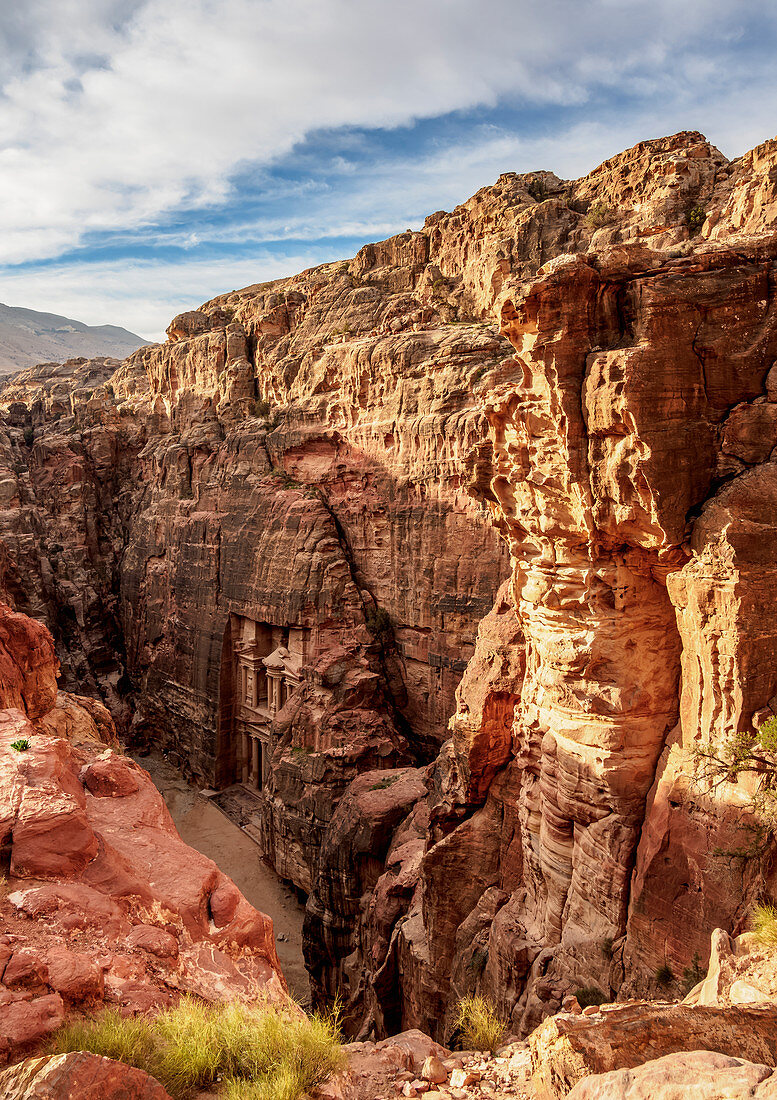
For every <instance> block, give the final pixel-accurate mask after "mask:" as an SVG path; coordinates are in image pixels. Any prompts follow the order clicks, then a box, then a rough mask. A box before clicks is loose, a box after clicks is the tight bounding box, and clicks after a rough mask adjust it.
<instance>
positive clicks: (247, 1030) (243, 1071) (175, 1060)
mask: <svg viewBox="0 0 777 1100" xmlns="http://www.w3.org/2000/svg"><path fill="white" fill-rule="evenodd" d="M52 1050H53V1051H54V1052H56V1053H64V1052H66V1051H70V1050H87V1051H91V1052H92V1053H93V1054H101V1055H103V1056H104V1057H106V1058H114V1059H115V1060H116V1061H119V1062H125V1063H126V1064H127V1065H131V1066H137V1067H138V1068H139V1069H143V1070H145V1071H146V1073H149V1074H151V1076H152V1077H155V1078H156V1079H157V1080H158V1081H160V1082H161V1084H163V1085H164V1087H165V1088H166V1089H167V1091H168V1092H169V1093H170V1095H171V1096H173V1097H174V1098H175V1100H187V1098H188V1097H191V1096H192V1095H193V1094H194V1093H195V1092H197V1091H198V1090H199V1089H204V1088H211V1087H217V1088H218V1089H219V1095H220V1096H222V1097H224V1100H237V1098H238V1097H240V1098H241V1100H243V1098H245V1100H300V1098H301V1097H302V1096H304V1094H305V1093H306V1092H308V1091H309V1090H310V1089H312V1088H313V1087H314V1086H315V1085H317V1084H320V1083H321V1082H322V1081H325V1080H326V1079H327V1077H329V1076H331V1075H332V1074H333V1073H336V1072H337V1071H338V1070H339V1069H341V1068H342V1067H343V1065H344V1062H345V1055H344V1053H343V1050H342V1047H341V1046H340V1041H339V1033H338V1024H337V1019H336V1017H322V1016H304V1015H301V1014H299V1013H297V1012H296V1011H295V1010H293V1009H291V1008H284V1007H283V1006H278V1005H270V1004H261V1005H258V1006H255V1007H247V1006H245V1005H240V1004H228V1005H206V1004H203V1003H202V1002H200V1001H196V1000H194V999H193V998H183V999H182V1000H181V1001H180V1003H179V1004H178V1005H177V1006H176V1007H175V1008H173V1009H170V1010H169V1011H167V1012H161V1013H160V1014H159V1015H158V1016H156V1017H154V1018H152V1019H148V1018H144V1017H140V1018H136V1019H126V1018H124V1017H122V1016H121V1015H120V1014H119V1012H118V1011H117V1010H115V1009H111V1010H108V1011H107V1012H104V1013H102V1015H100V1016H99V1017H97V1018H96V1019H95V1020H91V1021H88V1022H87V1021H84V1022H79V1023H73V1024H67V1025H65V1026H64V1027H62V1028H60V1030H59V1031H58V1032H57V1033H56V1034H55V1036H54V1038H53V1040H52Z"/></svg>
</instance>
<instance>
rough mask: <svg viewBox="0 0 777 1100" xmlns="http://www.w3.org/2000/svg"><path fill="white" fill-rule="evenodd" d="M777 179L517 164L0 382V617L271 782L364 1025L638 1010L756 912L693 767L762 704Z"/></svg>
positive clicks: (694, 157) (770, 163)
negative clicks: (109, 350)
mask: <svg viewBox="0 0 777 1100" xmlns="http://www.w3.org/2000/svg"><path fill="white" fill-rule="evenodd" d="M776 161H777V145H775V143H766V144H765V145H763V146H761V147H759V148H758V149H756V150H754V151H753V152H752V153H750V154H747V155H746V156H745V157H743V158H740V159H739V160H737V161H733V162H728V161H727V160H726V158H725V157H723V156H722V154H721V153H719V151H717V150H716V149H714V148H713V147H712V146H710V145H709V144H708V143H707V142H706V141H705V140H704V138H703V137H702V135H700V134H696V133H683V134H678V135H675V136H674V137H672V138H666V139H661V140H659V141H654V142H644V143H642V144H640V145H638V146H635V147H634V148H633V149H631V150H628V151H627V152H626V153H623V154H621V155H620V156H618V157H615V158H613V159H612V160H610V161H607V162H605V163H604V164H603V165H601V166H600V167H599V168H597V169H596V170H594V171H593V172H592V173H590V174H589V175H588V176H586V177H584V178H583V179H581V180H577V181H562V180H559V179H558V178H557V177H555V176H554V175H553V174H552V173H550V172H538V173H534V174H530V175H522V176H519V175H516V174H513V173H509V174H507V175H505V176H502V177H500V179H499V180H498V182H497V183H496V184H495V185H494V186H492V187H487V188H484V189H482V190H481V191H480V192H478V193H477V194H476V195H475V196H473V197H472V198H471V199H470V200H468V202H466V203H464V204H463V205H462V206H460V207H457V208H456V210H454V211H453V212H451V213H446V212H438V213H436V214H433V215H431V217H429V218H428V219H427V221H426V223H425V225H424V227H423V228H422V229H421V230H419V231H416V232H410V231H408V232H406V233H404V234H400V235H399V236H397V237H394V238H391V239H390V240H388V241H385V242H381V243H379V244H375V245H368V246H366V247H365V248H363V249H362V250H361V251H360V252H359V253H358V255H357V256H356V257H355V258H354V259H353V260H351V261H342V262H340V263H336V264H328V265H324V266H322V267H320V268H315V269H312V270H310V271H307V272H303V273H302V274H300V275H298V276H294V277H293V278H290V279H284V280H277V281H275V282H273V283H266V284H258V285H255V286H252V287H248V288H245V289H244V290H241V291H235V292H232V293H230V294H227V295H223V296H220V297H219V298H217V299H214V300H213V301H211V302H209V303H206V304H205V305H203V306H202V307H201V309H199V310H195V311H192V312H190V313H187V314H183V315H181V316H180V317H178V318H176V319H175V320H174V321H173V323H172V324H171V326H170V328H169V330H168V340H167V342H166V343H164V344H162V345H160V346H156V347H146V348H143V349H140V351H138V352H137V353H135V354H134V355H133V356H131V357H130V358H129V359H128V360H126V361H125V362H124V363H123V364H121V365H117V364H115V363H110V362H108V361H98V362H85V361H75V362H73V363H71V364H66V365H65V366H64V367H63V368H58V367H55V366H52V365H47V366H45V367H42V368H35V369H34V370H32V371H28V372H24V373H23V374H22V375H19V376H17V377H16V378H15V379H14V380H12V381H11V382H10V383H7V384H6V385H5V386H4V388H3V390H2V391H1V392H0V405H2V407H3V408H4V409H5V415H4V418H3V421H2V434H0V462H2V466H3V468H2V471H0V503H2V510H0V592H1V593H2V594H3V595H4V596H5V598H6V599H8V600H9V601H10V602H12V603H13V605H14V606H15V607H16V608H17V609H19V610H23V611H26V612H28V613H29V614H31V615H33V616H35V617H36V618H39V619H41V620H43V621H44V622H46V623H47V625H49V626H50V627H51V629H52V632H53V633H54V636H55V639H56V643H57V647H58V653H59V656H60V660H61V661H62V664H63V671H64V677H65V683H66V685H67V686H68V687H69V688H70V689H71V690H72V689H78V690H90V691H94V692H98V691H99V692H100V693H101V694H102V695H103V698H104V699H105V701H106V702H107V703H108V704H109V705H110V706H111V708H112V710H113V712H114V714H115V716H116V718H117V721H118V722H119V723H120V725H121V727H122V728H123V729H124V730H126V731H127V732H128V733H129V734H131V735H132V736H134V737H135V738H144V739H147V740H149V741H152V742H154V743H155V744H159V745H161V746H162V747H164V748H165V749H166V750H167V751H169V752H171V753H172V754H173V759H174V760H176V761H177V762H178V763H179V764H180V765H181V766H182V767H184V768H185V769H186V770H187V771H188V772H189V773H190V774H191V775H193V776H195V777H196V778H197V779H198V780H199V781H200V782H202V783H206V784H208V785H216V786H228V785H229V784H231V783H235V782H239V781H241V779H247V778H248V779H249V780H250V781H251V782H253V783H254V785H255V786H257V787H259V788H261V789H260V790H258V791H257V798H258V799H259V801H260V803H261V814H260V828H261V834H262V837H263V842H264V845H265V850H266V853H267V855H268V857H269V858H270V859H271V860H272V861H273V862H274V864H275V866H276V868H277V869H278V870H279V873H281V874H282V875H283V876H284V877H286V878H288V879H290V880H291V881H293V882H294V883H295V884H296V885H297V887H298V888H299V889H300V890H302V891H304V892H305V893H306V894H309V900H308V919H307V925H306V955H307V960H308V965H309V968H310V971H311V977H312V981H313V988H314V991H315V992H316V993H317V995H318V996H319V997H321V998H326V997H327V996H329V995H331V994H332V993H333V992H334V991H335V990H336V989H338V988H339V989H342V990H344V991H345V993H346V996H347V999H348V1011H349V1019H350V1025H351V1026H352V1028H353V1030H354V1031H359V1030H361V1032H362V1033H363V1034H367V1033H369V1032H370V1031H371V1030H372V1031H374V1032H376V1033H377V1032H381V1033H385V1032H387V1031H391V1030H395V1029H396V1028H397V1027H399V1026H421V1027H423V1028H425V1029H426V1030H431V1031H433V1032H435V1033H436V1034H437V1035H439V1036H444V1035H445V1036H447V1034H449V1032H450V1030H451V1026H452V1023H451V1007H452V1005H453V1003H454V1002H455V999H456V997H457V996H458V995H460V994H461V993H462V992H465V991H467V990H469V989H482V990H484V991H485V992H487V993H488V994H489V995H491V996H492V997H494V999H495V1000H496V1001H497V1003H498V1004H499V1006H500V1008H501V1010H502V1011H503V1012H505V1013H506V1015H507V1016H508V1017H509V1018H510V1019H511V1025H512V1026H513V1028H514V1029H515V1030H516V1031H522V1032H523V1031H526V1030H528V1029H529V1028H530V1027H531V1026H533V1025H534V1024H535V1023H537V1022H538V1021H539V1019H540V1018H541V1016H542V1015H543V1014H545V1013H547V1012H548V1011H550V1010H552V1009H553V1008H555V1007H557V1006H558V1004H559V1002H560V999H561V997H562V996H563V995H564V994H565V993H566V992H568V991H569V990H570V989H574V988H576V987H577V986H582V985H590V984H598V985H600V986H601V987H602V989H603V990H605V991H611V992H612V993H613V994H614V993H615V992H617V991H618V990H623V992H624V994H625V993H626V992H629V991H642V990H645V989H649V988H650V987H651V986H652V985H654V984H655V972H656V970H657V968H658V967H659V966H661V965H662V964H665V963H671V966H672V969H673V971H674V973H676V974H678V975H679V974H681V973H682V971H683V969H684V968H686V967H688V966H690V965H691V964H692V962H693V959H694V956H698V957H699V959H700V961H701V962H704V961H705V955H706V950H707V948H706V945H707V943H708V940H709V932H710V929H711V928H712V927H713V926H715V925H721V926H725V927H727V928H729V929H734V928H735V927H736V926H737V924H738V922H741V920H742V917H743V913H744V910H745V906H746V904H747V902H748V900H749V898H750V897H751V896H752V895H753V894H754V893H755V892H756V891H758V890H762V889H764V887H765V886H766V887H767V888H768V887H769V883H770V882H771V878H770V875H771V873H772V872H771V866H770V859H769V853H768V852H767V853H766V858H765V859H761V860H760V861H753V860H741V859H740V860H739V861H737V860H733V861H732V860H731V859H729V860H725V859H722V860H721V859H717V858H716V857H715V856H714V850H715V849H720V850H722V851H726V850H733V849H741V847H742V843H741V835H740V834H741V832H742V830H741V828H740V826H741V825H742V824H743V823H745V824H746V823H747V820H748V817H747V814H748V805H749V794H748V791H747V790H746V789H744V788H743V787H740V786H737V785H736V784H729V785H728V786H723V787H722V788H721V789H719V790H718V791H717V792H715V793H714V794H710V793H709V792H704V791H702V790H700V789H699V788H698V786H696V785H694V783H693V782H692V776H691V772H692V762H691V760H690V757H689V750H690V749H691V748H692V747H693V745H694V744H696V743H697V742H699V741H700V740H701V741H704V740H708V739H714V740H718V741H719V740H721V739H725V738H726V737H727V736H728V735H729V734H731V733H734V732H737V731H741V730H745V729H749V728H750V726H751V722H752V716H753V714H754V713H755V712H758V711H760V710H762V708H764V707H765V706H769V705H770V703H769V701H770V700H772V699H773V698H774V697H775V695H776V694H777V662H776V660H775V657H774V629H773V628H772V616H771V615H770V614H769V612H768V607H769V606H770V600H769V594H770V590H771V588H772V587H773V578H774V566H775V563H774V561H773V554H772V552H771V550H770V546H772V545H773V538H772V525H773V523H774V520H773V518H772V517H773V516H774V515H775V514H776V513H775V508H774V491H775V486H774V481H773V474H774V469H775V467H774V465H773V464H772V463H771V461H770V455H771V451H772V449H773V446H774V445H775V444H776V443H777V430H776V429H777V404H775V403H774V401H773V398H775V397H777V383H774V378H773V376H772V375H771V374H770V370H771V368H772V364H773V363H774V361H775V358H776V357H777V330H775V304H774V260H775V255H776V254H777V196H776V195H775V189H776V187H777V185H776V184H775V181H774V179H773V177H774V176H775V168H774V165H775V162H776ZM241 662H242V664H241ZM265 668H266V669H267V674H265V671H264V669H265ZM241 669H243V670H244V671H245V675H246V676H248V677H249V679H240V678H239V675H240V676H242V675H243V672H241V671H240V670H241ZM238 674H239V675H238ZM274 674H277V676H280V677H285V679H284V685H285V686H284V687H283V689H282V694H280V695H279V696H271V694H269V692H270V690H271V688H270V687H268V686H267V683H266V679H267V676H269V677H270V679H272V675H274ZM247 684H248V685H249V687H246V685H247ZM257 684H261V689H260V688H259V687H257ZM272 690H274V689H272ZM247 691H248V692H249V695H250V692H253V695H252V696H251V697H250V698H249V695H246V692H247ZM262 692H266V693H267V694H262ZM775 706H776V707H777V702H775ZM449 722H450V727H449ZM246 723H248V724H247V725H246ZM251 723H255V725H251ZM262 723H266V729H265V726H264V725H262ZM246 731H248V732H246ZM257 731H259V732H257ZM246 738H253V741H254V750H253V751H254V752H255V753H258V755H257V756H256V757H255V758H254V759H253V762H252V761H250V760H248V759H247V756H246V753H247V751H248V750H247V749H246V745H248V744H249V741H248V740H246ZM256 741H261V746H262V747H261V748H259V747H258V746H257V745H256ZM265 754H266V755H265Z"/></svg>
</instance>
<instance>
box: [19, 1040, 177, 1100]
mask: <svg viewBox="0 0 777 1100" xmlns="http://www.w3.org/2000/svg"><path fill="white" fill-rule="evenodd" d="M0 1090H2V1096H3V1097H4V1100H54V1098H55V1097H56V1098H61V1100H65V1098H70V1097H72V1098H73V1100H75V1097H78V1100H170V1097H169V1095H168V1093H167V1092H166V1091H165V1090H164V1089H163V1088H162V1086H161V1085H160V1084H159V1082H158V1081H156V1080H155V1079H154V1078H153V1077H149V1075H148V1074H147V1073H144V1072H143V1070H141V1069H135V1068H134V1067H133V1066H127V1065H124V1064H123V1063H122V1062H114V1061H113V1060H112V1059H110V1058H100V1057H98V1056H97V1055H96V1054H85V1053H84V1052H83V1051H76V1052H75V1053H74V1054H56V1055H52V1056H51V1057H48V1058H28V1059H27V1060H26V1061H23V1062H19V1063H18V1064H17V1065H15V1066H11V1067H10V1068H9V1069H6V1070H3V1071H2V1072H0Z"/></svg>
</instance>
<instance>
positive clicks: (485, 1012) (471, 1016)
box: [456, 994, 505, 1051]
mask: <svg viewBox="0 0 777 1100" xmlns="http://www.w3.org/2000/svg"><path fill="white" fill-rule="evenodd" d="M456 1023H457V1024H458V1028H459V1031H460V1033H461V1042H462V1044H463V1046H462V1050H491V1051H493V1050H495V1049H496V1047H497V1045H498V1043H499V1040H500V1039H501V1038H502V1037H503V1036H504V1033H505V1024H504V1021H503V1020H502V1018H501V1017H500V1015H499V1013H498V1012H497V1010H496V1008H495V1007H494V1005H493V1004H492V1003H491V1001H489V1000H488V999H487V998H486V997H481V996H476V995H475V994H469V995H468V996H466V997H462V999H461V1000H460V1001H459V1004H458V1009H457V1015H456Z"/></svg>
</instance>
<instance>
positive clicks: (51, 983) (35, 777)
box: [0, 607, 285, 1095]
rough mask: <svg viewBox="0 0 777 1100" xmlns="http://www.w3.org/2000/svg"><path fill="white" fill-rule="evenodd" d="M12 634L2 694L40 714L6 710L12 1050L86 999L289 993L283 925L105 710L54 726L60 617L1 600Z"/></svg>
mask: <svg viewBox="0 0 777 1100" xmlns="http://www.w3.org/2000/svg"><path fill="white" fill-rule="evenodd" d="M0 632H2V634H3V636H4V637H6V638H11V639H13V644H11V643H10V642H9V643H8V650H7V652H8V653H9V655H12V656H13V658H14V660H13V666H12V667H13V668H14V670H15V671H16V674H17V675H16V678H15V679H14V680H11V681H10V685H11V693H12V694H11V698H10V700H9V699H7V698H2V699H0V702H9V701H11V702H13V701H14V699H15V694H14V693H18V692H19V691H20V690H21V697H22V699H23V700H28V701H29V699H30V698H33V699H34V705H32V704H29V702H28V707H29V709H28V713H32V712H35V713H37V714H38V715H39V716H38V720H37V723H36V724H33V723H32V722H31V721H30V718H29V717H27V715H26V714H24V713H23V712H22V711H21V710H19V709H14V708H13V707H6V708H5V709H2V710H0V860H1V861H2V871H3V878H2V884H1V885H0V1058H2V1059H6V1058H7V1057H9V1056H10V1055H13V1054H15V1053H16V1052H17V1051H18V1050H20V1049H24V1048H25V1047H28V1046H29V1045H31V1044H33V1043H35V1042H37V1041H39V1040H40V1039H41V1038H43V1037H44V1036H46V1035H47V1034H48V1033H50V1032H51V1031H53V1030H54V1029H56V1028H57V1027H58V1026H59V1025H60V1024H61V1023H62V1021H63V1020H64V1018H65V1016H66V1014H67V1013H68V1012H69V1011H71V1010H75V1009H78V1010H86V1011H94V1010H95V1009H96V1008H97V1007H99V1006H100V1005H103V1004H112V1005H118V1006H120V1007H122V1008H123V1009H124V1010H126V1011H127V1012H132V1011H145V1010H147V1009H149V1008H151V1007H155V1006H164V1005H168V1004H171V1003H173V1002H174V1000H175V999H176V997H177V996H178V995H179V994H180V993H181V992H190V993H195V994H197V995H198V996H200V997H202V998H204V999H205V1000H208V1001H225V1000H232V999H241V998H243V999H246V1000H250V1001H253V1000H255V999H256V997H257V996H259V995H265V996H270V997H283V996H284V993H285V983H284V980H283V977H282V975H281V973H280V967H279V965H278V959H277V955H276V952H275V943H274V939H273V930H272V922H271V921H270V919H269V918H268V917H266V916H264V915H263V914H262V913H259V912H258V911H257V910H255V909H254V908H253V907H252V906H251V905H249V903H248V902H247V901H246V900H245V898H244V897H243V896H242V894H241V893H240V891H239V890H238V889H237V887H236V886H235V884H234V883H233V882H232V881H231V880H230V879H228V878H227V877H226V875H224V874H222V873H221V872H220V871H219V869H218V868H217V867H216V865H215V864H214V863H213V862H212V861H211V860H209V859H206V858H205V857H204V856H202V855H200V854H199V853H198V852H195V851H194V850H193V849H191V848H189V847H188V846H187V845H185V844H184V843H183V841H182V840H181V839H180V837H179V836H178V834H177V832H176V829H175V826H174V825H173V822H172V819H171V817H170V814H169V812H168V810H167V807H166V806H165V803H164V800H163V799H162V796H161V795H160V794H159V792H158V791H157V789H156V787H155V786H154V784H153V783H152V781H151V779H150V777H149V776H148V775H147V774H146V772H144V771H143V770H142V768H140V767H139V766H138V765H137V764H135V763H134V762H133V761H132V760H130V759H128V758H127V757H124V756H121V755H119V754H118V753H116V752H115V751H114V750H113V749H110V748H106V747H105V745H104V744H102V743H100V741H99V739H98V733H99V730H98V727H97V726H96V725H95V724H94V723H93V724H92V726H93V728H92V730H91V731H89V730H88V729H85V726H84V724H81V725H80V726H78V727H77V728H76V729H75V730H71V732H73V733H74V737H73V739H72V740H70V739H68V738H67V737H66V736H62V735H61V733H60V731H58V730H56V728H55V732H54V733H53V734H52V732H50V729H51V726H52V724H53V725H54V726H55V727H56V723H53V722H52V716H55V715H56V712H57V709H58V707H57V695H56V692H55V691H49V693H48V695H47V696H46V697H47V698H48V700H49V706H50V709H49V711H48V712H47V713H46V714H44V715H42V716H40V714H39V712H40V703H41V698H42V695H41V692H40V690H36V692H35V693H33V694H31V693H30V691H29V690H27V689H26V685H29V684H30V683H32V684H33V685H34V686H35V687H36V689H40V685H41V684H44V685H46V686H48V687H49V688H51V687H53V686H54V672H55V668H56V665H55V659H54V647H53V643H52V641H51V638H50V636H49V635H48V632H47V631H46V630H45V628H44V627H42V626H40V624H38V623H34V622H32V621H30V620H27V619H26V617H25V616H23V615H20V614H13V613H10V612H9V611H8V610H7V609H5V608H1V607H0ZM25 645H26V648H25ZM6 683H7V681H5V680H4V681H3V686H4V687H5V685H6ZM20 685H21V687H20ZM96 706H100V705H99V704H96ZM71 709H72V705H71ZM103 709H104V708H103ZM86 718H87V719H88V718H89V713H88V711H87V712H86ZM105 720H106V718H105V716H103V723H105ZM107 721H108V722H109V721H110V719H107ZM87 734H89V736H87ZM46 1080H48V1078H46ZM36 1087H38V1086H37V1085H36ZM40 1087H41V1088H42V1087H43V1086H42V1085H41V1086H40ZM47 1087H48V1086H47ZM90 1087H91V1086H90ZM30 1095H37V1093H31V1094H30Z"/></svg>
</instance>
